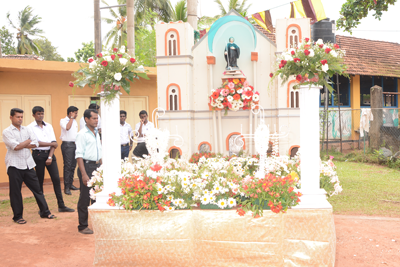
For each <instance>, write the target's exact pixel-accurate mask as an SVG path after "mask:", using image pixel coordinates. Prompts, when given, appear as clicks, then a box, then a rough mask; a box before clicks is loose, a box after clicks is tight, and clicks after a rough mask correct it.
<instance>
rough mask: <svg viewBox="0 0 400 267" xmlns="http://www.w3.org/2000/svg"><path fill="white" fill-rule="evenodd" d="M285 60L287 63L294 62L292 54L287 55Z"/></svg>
mask: <svg viewBox="0 0 400 267" xmlns="http://www.w3.org/2000/svg"><path fill="white" fill-rule="evenodd" d="M285 60H286V61H293V57H292V55H291V54H285Z"/></svg>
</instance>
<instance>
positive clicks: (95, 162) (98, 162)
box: [83, 159, 100, 164]
mask: <svg viewBox="0 0 400 267" xmlns="http://www.w3.org/2000/svg"><path fill="white" fill-rule="evenodd" d="M83 163H86V164H100V160H98V161H93V160H86V159H84V160H83Z"/></svg>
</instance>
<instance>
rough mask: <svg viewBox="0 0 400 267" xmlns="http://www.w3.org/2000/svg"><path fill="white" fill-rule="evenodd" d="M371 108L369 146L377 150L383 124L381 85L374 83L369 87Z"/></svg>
mask: <svg viewBox="0 0 400 267" xmlns="http://www.w3.org/2000/svg"><path fill="white" fill-rule="evenodd" d="M370 96H371V109H372V115H373V116H374V118H373V120H372V121H371V128H370V129H369V136H370V139H369V140H370V147H371V148H372V149H376V150H378V149H379V147H380V146H381V144H382V143H381V127H382V125H383V94H382V87H380V86H378V85H375V86H373V87H371V91H370Z"/></svg>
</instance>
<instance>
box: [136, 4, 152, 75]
mask: <svg viewBox="0 0 400 267" xmlns="http://www.w3.org/2000/svg"><path fill="white" fill-rule="evenodd" d="M143 15H144V16H143V24H145V25H148V26H150V27H148V26H138V27H137V29H136V33H135V35H136V38H135V57H136V60H137V61H138V62H140V64H142V65H144V66H147V67H155V66H156V31H155V29H154V28H155V25H156V22H157V17H158V14H157V13H156V12H154V11H151V10H150V9H148V10H147V11H146V12H145V13H144V14H143Z"/></svg>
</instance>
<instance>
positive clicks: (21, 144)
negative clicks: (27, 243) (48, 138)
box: [3, 108, 56, 224]
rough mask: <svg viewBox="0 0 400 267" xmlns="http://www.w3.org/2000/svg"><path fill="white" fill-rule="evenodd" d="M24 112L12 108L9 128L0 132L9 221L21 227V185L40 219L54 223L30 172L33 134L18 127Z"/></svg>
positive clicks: (34, 175) (36, 179) (34, 174)
mask: <svg viewBox="0 0 400 267" xmlns="http://www.w3.org/2000/svg"><path fill="white" fill-rule="evenodd" d="M23 113H24V111H23V110H22V109H19V108H13V109H11V111H10V120H11V125H10V126H9V127H7V128H6V129H4V131H3V142H4V144H5V145H6V148H7V154H6V168H7V174H8V179H9V186H10V204H11V208H12V211H13V213H14V217H13V220H14V222H16V223H18V224H25V223H26V221H25V220H24V219H23V217H22V215H23V210H24V206H23V199H22V194H21V187H22V182H24V183H25V184H26V186H27V187H28V188H29V190H31V191H32V193H33V195H34V196H35V199H36V203H37V204H38V206H39V209H40V212H39V214H40V217H41V218H47V219H54V218H56V216H54V215H52V214H51V213H50V211H49V207H48V206H47V202H46V199H45V198H44V195H43V192H42V190H40V185H39V180H38V178H37V176H36V172H35V171H34V170H33V168H34V167H35V162H34V161H33V158H32V156H31V152H30V150H29V149H30V148H36V147H38V146H39V143H38V141H37V140H36V137H35V134H34V133H33V132H32V131H31V130H30V129H29V128H27V127H24V126H21V124H22V121H23V118H24V116H23Z"/></svg>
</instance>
